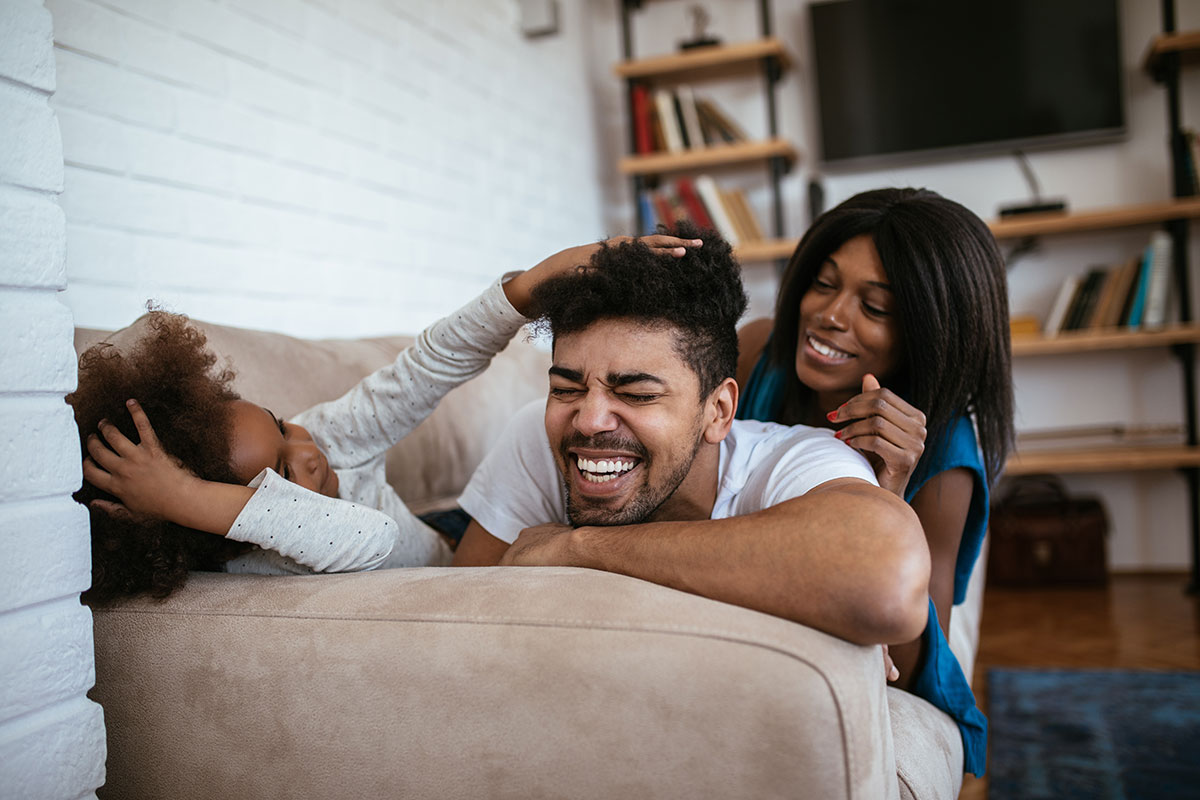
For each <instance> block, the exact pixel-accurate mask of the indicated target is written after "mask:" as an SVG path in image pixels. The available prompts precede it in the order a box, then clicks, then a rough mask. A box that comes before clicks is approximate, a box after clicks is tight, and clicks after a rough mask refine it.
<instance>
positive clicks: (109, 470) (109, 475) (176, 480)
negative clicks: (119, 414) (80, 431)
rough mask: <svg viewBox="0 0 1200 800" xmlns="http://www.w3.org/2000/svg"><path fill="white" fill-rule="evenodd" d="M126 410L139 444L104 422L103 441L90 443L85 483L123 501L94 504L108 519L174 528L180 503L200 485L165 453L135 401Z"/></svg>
mask: <svg viewBox="0 0 1200 800" xmlns="http://www.w3.org/2000/svg"><path fill="white" fill-rule="evenodd" d="M126 407H128V409H129V416H130V417H132V418H133V425H134V427H135V428H137V432H138V436H139V437H140V439H141V441H140V442H139V443H138V444H134V443H133V442H131V441H130V440H129V439H128V438H126V436H125V434H123V433H121V431H120V430H118V429H117V426H116V425H113V424H112V423H111V422H109V421H108V420H101V421H100V424H99V425H98V426H97V427H98V428H99V432H100V433H99V435H96V434H94V433H93V434H92V435H91V436H89V437H88V438H87V451H88V455H87V457H85V458H84V459H83V477H84V479H85V480H86V481H87V482H88V483H90V484H92V485H93V486H95V487H96V488H97V489H100V490H101V491H105V492H108V493H109V494H111V495H113V496H114V497H116V498H117V500H119V501H120V502H118V503H113V502H111V501H108V500H94V501H93V504H94V505H95V506H96V507H98V508H100V509H102V510H104V511H106V512H108V513H110V514H118V515H119V514H123V513H129V514H133V515H135V516H143V517H150V518H153V519H164V520H168V521H172V522H174V521H176V520H175V519H174V516H175V515H174V514H173V511H174V508H175V506H176V501H177V499H178V498H181V497H183V496H184V493H185V492H186V491H187V490H188V487H189V486H190V485H191V484H192V483H193V482H194V481H196V480H197V479H196V476H195V475H194V474H192V472H191V471H190V470H188V469H187V468H186V467H184V466H183V465H182V464H181V463H180V462H179V461H178V460H177V459H176V458H174V457H173V456H171V455H170V454H168V453H167V452H166V451H165V450H163V449H162V445H161V444H159V441H158V437H157V436H156V435H155V433H154V428H153V427H152V426H151V425H150V420H149V418H148V417H147V416H146V412H144V411H142V407H141V406H139V405H138V403H137V401H136V400H128V401H126ZM101 437H103V441H101ZM105 442H107V443H108V446H107V447H106V446H105Z"/></svg>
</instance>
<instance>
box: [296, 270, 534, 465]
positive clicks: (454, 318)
mask: <svg viewBox="0 0 1200 800" xmlns="http://www.w3.org/2000/svg"><path fill="white" fill-rule="evenodd" d="M515 274H516V273H509V274H507V275H505V276H504V277H502V278H501V279H500V280H498V281H496V282H495V283H493V284H492V285H491V287H490V288H489V289H488V290H487V291H486V292H484V293H483V294H481V295H480V296H479V297H477V298H475V299H474V300H472V301H471V302H469V303H467V304H466V305H465V306H463V307H462V308H460V309H459V310H458V311H455V312H454V313H452V314H451V315H450V316H448V317H445V318H444V319H441V320H439V321H437V322H435V323H434V324H433V325H430V326H429V327H428V328H426V329H425V330H424V331H423V332H422V333H421V335H420V336H419V337H418V338H417V341H416V342H415V343H414V344H413V345H412V346H411V347H409V348H406V349H405V350H404V351H403V352H402V353H400V355H399V356H397V357H396V360H395V361H394V362H392V363H391V364H390V365H388V366H386V367H383V368H382V369H379V370H377V371H376V372H374V373H372V374H371V375H368V376H367V377H366V378H364V379H363V380H362V381H360V382H359V383H358V385H356V386H355V387H354V388H352V389H351V390H350V391H349V392H347V393H346V394H344V395H342V396H341V397H340V398H338V399H337V400H332V401H329V402H327V403H322V404H320V405H318V406H314V407H313V408H310V409H309V410H308V411H305V412H303V413H302V414H300V415H298V416H297V417H296V418H295V422H296V423H297V424H298V425H303V426H304V427H305V428H307V429H308V430H309V431H310V432H311V433H312V435H313V438H314V439H315V440H316V442H317V444H318V445H319V446H320V448H321V450H322V451H323V452H324V453H325V454H326V456H327V457H328V458H329V463H330V465H331V466H333V467H334V468H335V469H343V468H352V467H357V466H360V465H362V464H364V463H366V462H367V461H369V460H370V459H371V458H373V457H375V456H377V455H378V454H380V453H382V452H385V451H386V450H387V449H388V448H390V447H391V446H392V445H394V444H395V443H396V442H398V441H400V440H401V439H403V438H404V437H405V436H407V435H408V434H409V432H411V431H412V429H413V428H415V427H416V426H417V425H419V424H420V423H421V421H422V420H424V419H425V418H426V417H427V416H429V414H430V413H431V412H432V411H433V410H434V409H435V408H437V404H438V403H439V402H440V401H441V399H442V398H443V397H445V396H446V393H447V392H449V391H450V390H451V389H453V388H454V387H456V386H458V385H460V384H462V383H465V382H466V381H468V380H470V379H471V378H473V377H475V376H476V375H478V374H479V373H481V372H483V371H484V370H485V369H487V366H488V364H490V363H491V360H492V357H493V356H494V355H496V353H498V352H500V351H501V350H503V349H504V346H505V345H507V344H508V341H509V339H511V338H512V337H513V334H515V333H516V332H517V331H518V330H520V329H521V326H522V325H524V324H525V323H526V322H527V321H528V320H526V319H525V317H523V316H521V314H520V313H518V312H517V310H516V309H515V308H513V307H512V304H511V303H509V302H508V298H507V297H505V296H504V289H503V288H502V284H503V281H505V280H507V279H508V278H510V277H511V276H512V275H515Z"/></svg>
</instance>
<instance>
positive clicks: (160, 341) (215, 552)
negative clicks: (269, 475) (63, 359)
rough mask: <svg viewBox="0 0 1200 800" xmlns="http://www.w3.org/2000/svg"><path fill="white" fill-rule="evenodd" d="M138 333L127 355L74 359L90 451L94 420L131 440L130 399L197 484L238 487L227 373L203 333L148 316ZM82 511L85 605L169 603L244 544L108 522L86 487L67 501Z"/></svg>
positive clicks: (76, 402) (82, 436)
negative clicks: (87, 579)
mask: <svg viewBox="0 0 1200 800" xmlns="http://www.w3.org/2000/svg"><path fill="white" fill-rule="evenodd" d="M145 325H146V328H145V332H144V333H143V334H142V336H141V337H140V338H139V339H138V340H137V342H136V343H135V344H134V345H133V346H132V347H130V348H128V349H127V350H124V351H122V350H119V349H117V348H116V347H114V346H113V345H111V344H98V345H95V346H93V347H90V348H88V350H87V351H85V352H84V353H83V354H82V355H80V357H79V388H78V389H76V390H75V391H74V392H72V393H71V394H69V395H67V403H69V404H70V405H71V407H72V409H73V410H74V412H75V424H76V425H77V426H78V428H79V443H80V449H81V450H82V451H83V454H85V455H86V454H87V438H88V436H90V435H91V434H93V433H96V426H97V425H98V424H99V422H100V420H102V419H107V420H109V421H110V422H112V424H113V425H115V426H116V427H117V428H119V429H120V431H121V432H122V433H123V434H125V436H126V437H127V438H129V440H130V441H133V442H137V441H138V434H137V431H136V429H135V428H134V427H133V420H132V419H131V418H130V416H129V411H128V409H127V408H126V407H125V401H126V400H128V399H130V398H135V399H136V400H137V401H138V403H139V405H141V407H142V409H143V410H144V411H145V412H146V416H147V417H149V418H150V424H151V425H153V426H154V432H155V434H156V435H157V436H158V439H159V441H160V442H161V443H162V446H163V449H164V450H166V451H167V452H168V453H170V454H171V455H173V456H175V457H176V458H178V459H179V460H180V461H181V462H182V463H183V465H184V466H186V467H187V468H188V469H190V470H192V472H194V473H196V474H197V475H199V476H200V477H201V478H204V479H205V480H210V481H220V482H222V483H238V480H237V477H236V476H235V475H234V473H233V469H232V468H231V467H230V466H229V462H230V455H229V447H230V438H231V429H230V420H231V416H230V411H229V408H230V405H229V404H230V403H231V402H232V401H233V400H237V399H238V395H237V394H236V393H235V392H234V391H233V389H232V388H231V383H232V381H233V377H234V376H233V372H232V371H231V370H229V369H217V368H216V362H217V357H216V356H215V355H213V353H212V352H211V351H210V350H208V348H207V346H206V344H205V338H204V334H203V333H202V332H201V331H200V330H199V329H197V328H195V327H193V326H192V325H191V324H189V322H188V319H187V317H184V316H181V315H178V314H169V313H167V312H164V311H151V312H150V313H149V314H148V315H147V316H146V319H145ZM74 497H75V499H76V500H77V501H79V502H80V503H82V504H84V505H85V506H88V511H89V513H90V516H91V523H92V586H91V588H90V589H88V590H87V591H86V592H84V594H83V600H84V602H87V603H91V604H96V603H105V602H108V601H110V600H114V599H117V598H120V597H127V596H131V595H136V594H142V593H147V594H151V595H153V596H155V597H166V596H167V595H168V594H170V593H171V592H173V591H174V590H175V589H177V588H179V587H180V586H182V585H183V584H184V582H185V581H186V580H187V576H188V571H189V570H196V569H200V570H214V569H220V568H221V565H222V564H224V563H225V562H226V561H228V560H229V559H230V558H232V557H234V556H235V555H237V554H239V553H241V552H244V551H245V550H246V549H248V547H249V546H248V545H246V544H244V543H242V542H237V541H234V540H232V539H226V538H225V537H223V536H215V535H213V534H211V533H205V532H203V531H197V530H193V529H191V528H184V527H182V526H180V525H176V524H174V523H171V522H164V521H162V520H154V519H147V518H141V517H134V516H131V515H128V514H118V515H110V514H107V513H105V512H104V511H103V510H101V509H100V508H97V507H95V506H92V505H89V504H90V502H91V501H92V500H96V499H102V500H110V501H115V500H116V498H114V497H113V496H112V495H110V494H108V493H107V492H104V491H101V490H100V489H98V488H97V487H95V486H93V485H92V484H90V483H87V482H86V481H85V482H84V484H83V486H82V487H81V488H80V489H79V491H77V492H76V493H75V495H74Z"/></svg>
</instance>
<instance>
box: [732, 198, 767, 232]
mask: <svg viewBox="0 0 1200 800" xmlns="http://www.w3.org/2000/svg"><path fill="white" fill-rule="evenodd" d="M729 196H730V199H731V200H733V203H734V205H735V206H736V207H737V208H738V210H739V211H740V212H741V216H742V222H743V227H745V229H746V233H747V235H748V238H749V240H750V241H752V242H759V241H762V240H763V239H765V238H766V237H765V236H764V235H763V230H762V227H761V226H760V225H759V224H758V217H756V216H755V215H754V211H753V209H751V208H750V201H748V200H747V199H746V193H745V192H743V191H742V190H741V189H734V190H733V191H731V192H729Z"/></svg>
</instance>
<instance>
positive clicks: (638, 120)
mask: <svg viewBox="0 0 1200 800" xmlns="http://www.w3.org/2000/svg"><path fill="white" fill-rule="evenodd" d="M631 96H632V98H633V134H634V140H635V142H636V146H637V151H638V153H639V154H642V153H653V152H654V136H653V135H652V134H651V133H650V91H649V90H648V89H647V88H646V87H645V86H643V85H642V84H640V83H635V84H634V85H633V89H632V94H631Z"/></svg>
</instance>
